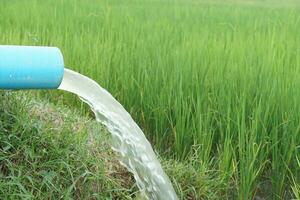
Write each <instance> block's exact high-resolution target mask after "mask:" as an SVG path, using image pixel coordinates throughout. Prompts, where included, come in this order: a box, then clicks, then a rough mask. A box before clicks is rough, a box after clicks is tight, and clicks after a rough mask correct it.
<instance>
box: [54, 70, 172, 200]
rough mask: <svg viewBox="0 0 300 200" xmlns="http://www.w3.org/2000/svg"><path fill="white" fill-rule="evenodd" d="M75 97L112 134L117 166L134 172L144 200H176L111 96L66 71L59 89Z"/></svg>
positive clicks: (136, 128)
mask: <svg viewBox="0 0 300 200" xmlns="http://www.w3.org/2000/svg"><path fill="white" fill-rule="evenodd" d="M59 89H61V90H65V91H68V92H71V93H74V94H76V95H78V96H79V97H80V98H81V100H82V101H84V102H85V103H87V104H88V105H89V106H90V107H91V109H92V111H93V112H94V113H95V115H96V119H97V121H98V122H100V123H102V124H104V125H105V126H106V127H107V129H108V131H109V132H110V133H111V134H112V138H113V144H112V148H113V150H114V151H116V152H118V153H119V155H120V163H121V164H122V165H124V166H125V167H126V168H127V169H128V170H129V171H130V172H131V173H133V175H134V178H135V180H136V183H137V185H138V187H139V189H140V190H141V192H142V193H143V194H144V195H145V198H147V199H158V200H171V199H172V200H173V199H177V196H176V193H175V192H174V189H173V187H172V184H171V182H170V180H169V178H168V177H167V176H166V174H165V173H164V171H163V169H162V167H161V165H160V163H159V161H158V160H157V158H156V155H155V153H154V151H153V149H152V147H151V145H150V143H149V142H148V140H147V139H146V137H145V135H144V134H143V132H142V130H141V129H140V128H139V126H138V125H137V124H136V123H135V122H134V120H133V119H132V117H131V116H130V114H129V113H128V112H127V111H126V110H125V109H124V108H123V106H122V105H121V104H120V103H119V102H118V101H117V100H115V99H114V97H113V96H112V95H111V94H110V93H109V92H107V91H106V90H105V89H103V88H102V87H100V85H98V84H97V83H96V82H95V81H93V80H92V79H90V78H88V77H86V76H83V75H81V74H79V73H77V72H74V71H72V70H68V69H65V75H64V78H63V81H62V83H61V85H60V87H59Z"/></svg>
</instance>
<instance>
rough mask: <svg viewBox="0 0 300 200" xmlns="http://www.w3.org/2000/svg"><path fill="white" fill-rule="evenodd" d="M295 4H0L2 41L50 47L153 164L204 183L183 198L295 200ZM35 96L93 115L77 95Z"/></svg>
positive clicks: (65, 0)
mask: <svg viewBox="0 0 300 200" xmlns="http://www.w3.org/2000/svg"><path fill="white" fill-rule="evenodd" d="M299 6H300V2H299V1H289V2H279V1H278V2H277V1H258V0H257V1H242V0H240V1H219V2H218V1H196V0H186V1H183V0H182V1H180V0H176V1H175V0H174V1H173V0H128V1H119V0H107V1H105V0H76V1H72V0H57V1H51V0H44V1H39V0H28V1H17V0H11V1H1V2H0V44H18V45H20V44H22V45H49V46H57V47H59V48H60V49H61V50H62V52H63V54H64V58H65V65H66V66H67V67H68V68H70V69H73V70H76V71H78V72H80V73H82V74H84V75H87V76H89V77H91V78H93V79H95V80H96V81H97V82H98V83H100V85H101V86H103V87H105V88H107V89H108V90H109V91H110V92H111V93H112V94H113V96H115V97H116V98H117V99H118V100H119V101H120V102H121V103H122V104H123V105H124V107H125V108H126V109H127V110H128V111H130V113H131V114H132V116H133V118H134V119H135V120H136V121H137V122H138V124H139V125H140V126H141V127H142V129H143V130H144V131H145V133H146V135H147V138H148V139H149V140H150V141H151V143H152V144H153V145H154V147H155V149H156V150H157V151H158V152H159V153H160V155H161V156H162V157H165V158H169V159H175V160H177V161H179V162H182V163H184V164H186V165H189V166H192V167H193V169H195V170H196V172H197V173H198V175H199V176H204V177H205V178H206V179H207V180H205V181H206V182H201V183H195V182H193V184H194V185H192V186H191V187H190V188H191V190H195V191H196V192H194V193H195V194H197V195H198V196H197V195H195V194H194V195H192V196H189V198H200V197H201V198H208V199H212V198H216V199H218V198H219V199H225V198H228V199H233V198H234V199H241V200H242V199H252V198H257V199H259V198H265V199H292V198H295V199H297V198H298V199H299V198H300V195H299V193H300V103H299V102H300V92H299V89H300V79H299V77H300V7H299ZM91 92H92V91H91ZM32 94H34V95H35V96H39V97H42V98H47V99H49V100H50V101H51V102H52V103H56V104H60V105H61V104H64V105H68V106H69V107H71V108H78V109H79V111H80V112H81V114H87V115H89V114H90V113H89V112H88V109H87V107H86V106H85V105H83V104H82V103H81V102H80V101H78V100H77V98H76V97H75V96H72V95H66V94H63V93H61V92H39V93H32ZM91 116H92V115H91ZM201 180H202V179H201ZM202 181H203V180H202ZM188 192H191V191H187V193H188ZM192 193H193V192H192ZM187 198H188V197H187Z"/></svg>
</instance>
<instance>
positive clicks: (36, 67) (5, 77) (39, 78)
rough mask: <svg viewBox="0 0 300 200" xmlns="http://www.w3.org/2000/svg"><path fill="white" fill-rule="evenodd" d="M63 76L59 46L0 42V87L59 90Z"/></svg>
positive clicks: (62, 62) (62, 61)
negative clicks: (1, 43) (19, 44)
mask: <svg viewBox="0 0 300 200" xmlns="http://www.w3.org/2000/svg"><path fill="white" fill-rule="evenodd" d="M63 75H64V60H63V56H62V53H61V51H60V50H59V49H58V48H56V47H38V46H36V47H33V46H10V45H0V89H56V88H58V87H59V85H60V84H61V81H62V79H63Z"/></svg>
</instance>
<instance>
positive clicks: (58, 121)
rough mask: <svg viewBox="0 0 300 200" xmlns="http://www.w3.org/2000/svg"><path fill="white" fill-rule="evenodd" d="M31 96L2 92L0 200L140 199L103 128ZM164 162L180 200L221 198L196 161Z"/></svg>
mask: <svg viewBox="0 0 300 200" xmlns="http://www.w3.org/2000/svg"><path fill="white" fill-rule="evenodd" d="M32 94H33V93H32V92H26V93H24V92H0V99H1V103H0V199H139V192H138V191H137V186H136V185H135V182H134V179H133V176H132V175H131V174H130V173H129V172H128V171H127V170H126V169H125V168H124V167H122V166H121V165H120V164H119V162H118V160H117V156H116V155H115V154H114V153H113V152H112V150H111V148H110V146H111V145H110V139H111V138H110V135H109V134H108V133H107V131H106V130H105V129H103V127H102V126H101V125H99V124H98V123H97V122H96V121H95V120H93V119H91V118H87V117H82V116H80V115H79V113H78V112H75V111H74V110H70V109H68V108H66V107H65V106H57V105H53V104H51V103H49V102H47V101H45V100H41V99H37V98H36V97H34V98H33V95H32ZM161 161H162V164H163V167H164V168H165V170H166V172H167V173H168V174H169V175H170V176H171V177H173V178H172V182H173V184H174V187H175V189H176V191H177V194H178V195H179V197H180V198H181V199H198V198H205V199H211V198H214V199H216V198H218V197H219V196H218V193H219V192H220V189H221V187H222V186H221V185H219V184H216V183H215V181H217V179H215V177H213V176H212V173H211V172H209V171H207V170H206V169H205V168H198V167H196V166H195V165H194V164H195V160H194V159H191V160H189V161H185V162H181V163H180V162H178V161H175V160H172V159H163V158H161Z"/></svg>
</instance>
